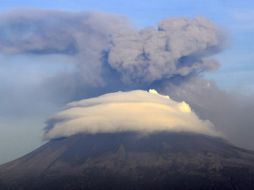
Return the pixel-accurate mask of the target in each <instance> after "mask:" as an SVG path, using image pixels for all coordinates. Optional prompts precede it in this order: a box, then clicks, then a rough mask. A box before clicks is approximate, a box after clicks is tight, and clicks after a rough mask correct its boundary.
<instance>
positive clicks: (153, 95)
mask: <svg viewBox="0 0 254 190" xmlns="http://www.w3.org/2000/svg"><path fill="white" fill-rule="evenodd" d="M149 92H150V93H149ZM149 92H146V91H142V90H136V91H129V92H115V93H109V94H106V95H102V96H99V97H96V98H90V99H85V100H81V101H78V102H73V103H70V104H69V105H68V106H67V107H66V109H65V110H64V111H62V112H60V113H58V114H57V115H56V116H54V117H53V118H52V119H51V120H49V121H48V124H49V125H48V127H47V131H46V133H45V138H47V139H52V138H58V137H68V136H71V135H75V134H79V133H105V132H106V133H112V132H123V131H124V132H126V131H136V132H140V133H153V132H161V131H170V132H192V133H200V134H207V135H219V133H217V132H216V131H215V130H214V129H213V128H214V126H213V125H212V124H211V123H210V122H209V121H202V120H200V119H199V118H198V117H197V116H196V114H195V113H194V112H192V110H191V108H190V107H189V105H188V104H187V103H185V102H180V103H179V102H176V101H174V100H172V99H170V98H169V96H162V95H160V94H158V93H157V92H156V91H155V90H150V91H149Z"/></svg>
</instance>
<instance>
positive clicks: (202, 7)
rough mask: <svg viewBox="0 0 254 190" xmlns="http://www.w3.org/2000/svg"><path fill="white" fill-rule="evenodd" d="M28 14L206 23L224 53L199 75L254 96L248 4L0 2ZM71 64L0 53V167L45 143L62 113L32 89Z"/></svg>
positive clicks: (192, 0) (197, 0) (191, 0)
mask: <svg viewBox="0 0 254 190" xmlns="http://www.w3.org/2000/svg"><path fill="white" fill-rule="evenodd" d="M27 8H29V9H33V8H37V9H51V10H64V11H71V12H81V11H88V12H105V13H112V14H117V15H122V16H125V17H127V18H128V19H129V20H130V22H132V23H134V25H135V27H136V28H144V27H146V26H154V25H156V24H157V23H159V22H160V21H161V20H162V19H165V18H171V17H190V18H193V17H196V16H203V17H206V18H208V19H209V20H211V21H212V22H214V23H216V24H217V25H219V26H220V28H221V29H222V30H223V31H224V32H225V34H226V37H227V41H226V45H225V46H226V47H225V50H224V51H222V52H221V53H219V54H216V55H215V57H216V59H218V60H219V62H220V67H219V68H218V70H217V71H214V72H209V73H204V74H202V75H204V77H205V78H207V79H211V80H213V81H215V82H216V84H217V86H218V87H219V88H220V89H222V90H224V91H226V92H228V93H235V92H237V93H241V94H243V95H247V96H251V95H252V94H253V93H254V64H253V63H252V62H253V61H254V55H253V53H252V52H253V51H254V38H253V37H252V34H253V32H254V11H253V10H254V2H253V1H251V0H246V1H237V0H170V1H168V0H155V1H154V0H151V1H146V0H139V1H134V0H128V1H127V0H126V1H124V0H122V1H120V0H118V1H117V0H109V1H99V0H83V1H82V0H72V1H69V0H22V1H19V0H0V13H5V12H8V11H10V10H17V9H27ZM0 22H1V21H0ZM72 62H75V60H74V59H73V58H71V57H69V56H66V55H59V54H52V55H40V56H35V55H31V54H15V55H10V54H3V53H0V97H1V102H0V106H1V107H2V109H0V155H1V157H0V164H1V163H4V162H6V161H8V160H12V159H14V158H16V157H18V156H21V155H23V154H25V153H27V152H29V151H31V150H32V149H34V148H35V147H38V146H39V145H41V144H42V143H44V142H43V141H42V140H41V138H40V137H41V134H42V129H43V127H44V125H45V124H44V122H45V120H46V119H47V118H48V117H50V116H51V115H52V114H53V113H55V112H57V111H59V110H60V109H61V106H62V100H61V97H60V98H58V99H57V100H56V102H57V103H56V104H51V103H49V102H48V101H46V100H45V97H50V94H49V93H48V91H47V88H46V87H45V90H41V89H42V88H44V86H42V87H40V89H37V88H38V86H39V84H41V83H42V81H44V80H46V79H48V78H51V77H54V76H55V75H57V74H59V73H60V74H61V73H63V72H64V73H67V74H68V73H70V72H71V71H72V70H73V66H72V64H70V63H72ZM21 63H22V64H21ZM52 63H54V64H52ZM45 65H46V66H45ZM52 88H54V87H52ZM63 93H64V92H63ZM31 97H33V98H32V99H31ZM50 98H51V97H50ZM53 99H54V98H53ZM54 100H55V99H54ZM13 105H15V106H13ZM24 107H26V109H23V108H24ZM35 126H36V127H35ZM14 131H15V132H14ZM10 139H11V140H10ZM2 155H3V156H2Z"/></svg>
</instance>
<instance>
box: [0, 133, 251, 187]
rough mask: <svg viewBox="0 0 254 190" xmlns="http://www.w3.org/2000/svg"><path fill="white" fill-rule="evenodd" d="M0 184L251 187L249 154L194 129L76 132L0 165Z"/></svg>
mask: <svg viewBox="0 0 254 190" xmlns="http://www.w3.org/2000/svg"><path fill="white" fill-rule="evenodd" d="M0 189H21V190H22V189H26V190H29V189H38V190H40V189H47V190H51V189H54V190H57V189H207V190H209V189H223V190H227V189H232V190H235V189H254V153H253V152H252V151H248V150H244V149H241V148H238V147H235V146H233V145H231V144H229V143H228V142H226V141H224V140H222V139H219V138H214V137H209V136H205V135H197V134H187V133H157V134H152V135H149V136H141V135H139V134H136V133H113V134H96V135H76V136H72V137H69V138H62V139H56V140H52V141H50V142H48V143H47V144H45V145H43V146H42V147H40V148H39V149H37V150H35V151H33V152H31V153H30V154H28V155H25V156H24V157H22V158H20V159H17V160H15V161H13V162H10V163H7V164H5V165H2V166H0Z"/></svg>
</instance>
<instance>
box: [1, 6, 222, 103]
mask: <svg viewBox="0 0 254 190" xmlns="http://www.w3.org/2000/svg"><path fill="white" fill-rule="evenodd" d="M223 41H224V40H223V35H222V33H221V31H220V30H219V29H218V28H217V27H216V26H215V25H214V24H213V23H211V22H210V21H208V20H206V19H205V18H195V19H186V18H178V19H176V18H175V19H166V20H163V21H161V22H160V23H159V24H158V26H156V27H148V28H144V29H141V30H138V29H136V28H135V27H134V26H132V25H131V24H130V23H129V22H128V20H127V19H126V18H125V17H121V16H116V15H109V14H103V13H82V12H80V13H71V12H63V11H45V10H24V11H15V12H8V13H5V14H1V16H0V51H1V52H3V53H8V54H17V53H19V54H22V53H23V54H33V55H48V54H64V55H67V56H70V57H73V58H74V66H75V71H74V72H73V73H68V74H61V75H59V76H55V77H54V78H52V79H50V80H49V81H47V83H48V84H47V85H48V86H49V87H51V88H52V89H56V90H54V91H56V94H57V92H58V91H60V92H62V91H63V89H72V90H71V91H70V90H69V91H68V92H67V93H65V96H66V99H67V100H70V101H71V100H73V99H80V98H83V97H91V96H93V95H100V94H102V93H105V92H110V91H112V90H126V89H136V88H145V87H148V86H149V85H151V84H152V83H154V82H157V81H160V80H165V79H172V78H175V77H179V76H180V77H182V78H185V77H189V76H192V75H197V74H198V73H200V72H203V71H208V70H211V69H215V68H216V67H217V66H218V64H217V62H216V61H215V60H213V59H211V58H210V56H211V55H213V54H215V53H217V52H219V51H220V50H221V49H222V47H223ZM59 81H65V83H64V84H61V85H59ZM55 83H57V84H55ZM61 88H62V89H61ZM57 96H58V94H57ZM61 96H63V93H61Z"/></svg>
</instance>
